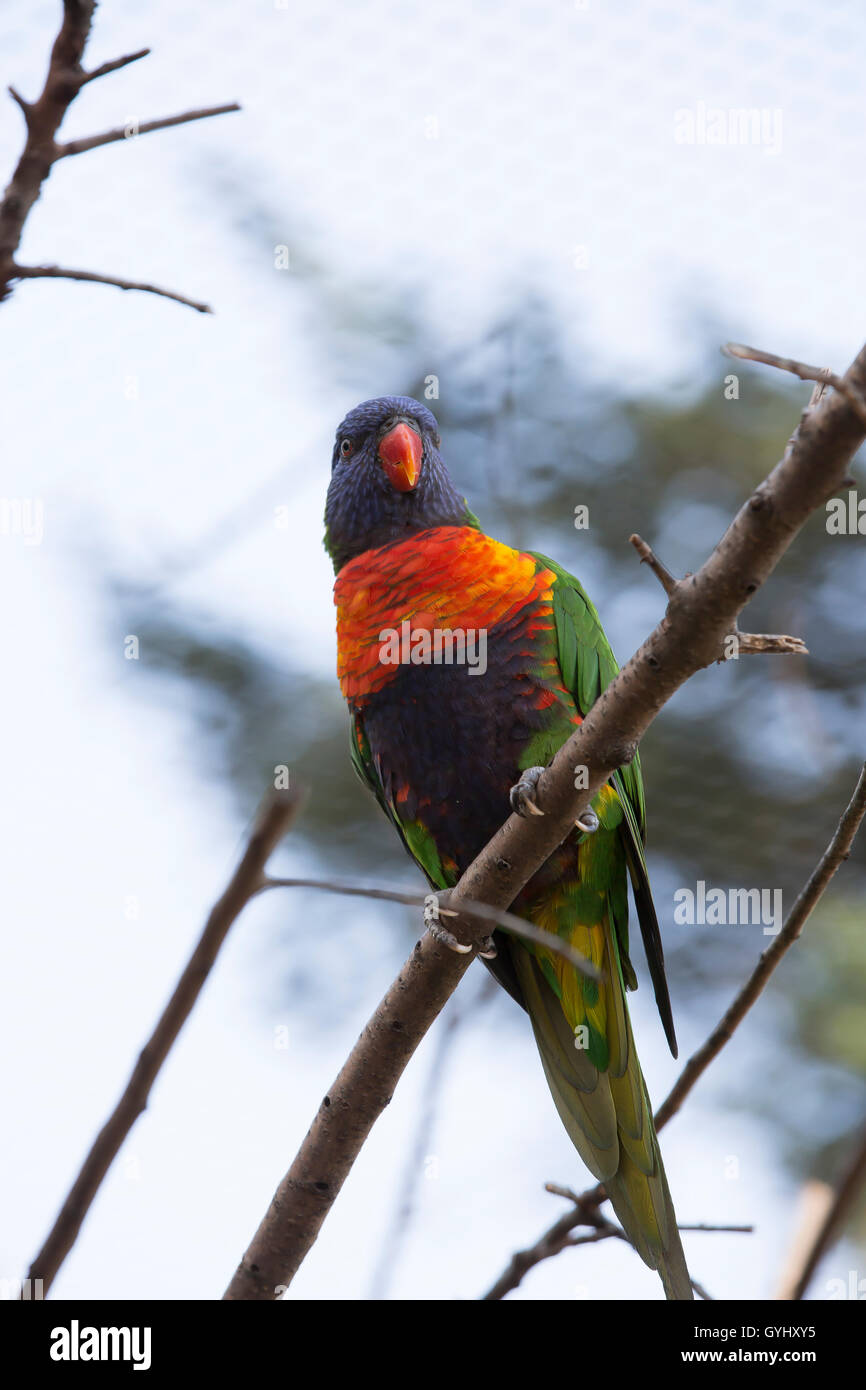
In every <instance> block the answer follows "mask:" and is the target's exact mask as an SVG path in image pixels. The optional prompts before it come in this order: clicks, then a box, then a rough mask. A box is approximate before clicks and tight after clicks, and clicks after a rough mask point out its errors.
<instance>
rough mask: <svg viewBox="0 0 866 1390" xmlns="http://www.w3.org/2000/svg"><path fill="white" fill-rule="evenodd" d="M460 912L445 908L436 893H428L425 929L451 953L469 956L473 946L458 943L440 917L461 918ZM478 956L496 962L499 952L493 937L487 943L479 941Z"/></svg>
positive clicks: (425, 907) (425, 905)
mask: <svg viewBox="0 0 866 1390" xmlns="http://www.w3.org/2000/svg"><path fill="white" fill-rule="evenodd" d="M459 916H460V914H459V912H455V911H454V910H453V908H450V907H443V906H442V904H441V903H440V901H439V899H438V898H437V896H436V894H435V893H428V895H427V897H426V898H425V900H424V929H425V931H428V932H429V933H430V935H431V936H432V937H433V938H434V940H435V941H438V942H439V943H440V944H441V945H442V946H447V947H448V950H449V951H456V952H457V954H458V955H461V956H465V955H468V954H469V952H470V951H471V950H472V947H471V946H466V945H464V943H463V942H462V941H458V940H457V937H456V936H455V935H454V934H453V932H450V931H448V929H447V927H443V925H442V923H441V921H440V920H439V919H440V917H459ZM477 950H478V954H479V956H480V957H481V959H482V960H495V959H496V957H497V955H498V954H499V952H498V951H497V949H496V944H495V942H494V940H493V937H492V936H488V937H487V939H486V940H485V941H479V942H478V946H477Z"/></svg>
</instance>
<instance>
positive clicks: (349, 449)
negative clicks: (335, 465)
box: [340, 439, 355, 459]
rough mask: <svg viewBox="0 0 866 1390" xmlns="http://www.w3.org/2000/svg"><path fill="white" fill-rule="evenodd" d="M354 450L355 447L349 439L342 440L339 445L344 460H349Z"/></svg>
mask: <svg viewBox="0 0 866 1390" xmlns="http://www.w3.org/2000/svg"><path fill="white" fill-rule="evenodd" d="M354 449H355V446H354V444H353V443H352V441H351V439H344V440H342V442H341V444H340V453H341V455H342V456H343V458H344V459H347V458H351V456H352V454H353V453H354Z"/></svg>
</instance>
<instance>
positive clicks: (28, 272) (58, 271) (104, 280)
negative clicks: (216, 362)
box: [9, 262, 213, 314]
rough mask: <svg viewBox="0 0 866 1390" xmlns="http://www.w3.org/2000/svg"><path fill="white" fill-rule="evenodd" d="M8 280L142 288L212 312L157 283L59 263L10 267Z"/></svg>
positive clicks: (147, 292)
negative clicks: (82, 281) (78, 281)
mask: <svg viewBox="0 0 866 1390" xmlns="http://www.w3.org/2000/svg"><path fill="white" fill-rule="evenodd" d="M9 280H10V281H11V280H86V281H88V282H90V283H92V284H96V285H114V286H116V288H117V289H119V290H143V291H144V292H145V293H146V294H158V295H160V296H161V298H162V299H174V300H176V301H177V303H178V304H188V305H189V307H190V309H197V310H198V312H199V313H200V314H212V313H213V309H212V308H211V307H210V305H209V304H202V303H201V301H200V300H197V299H188V298H187V297H186V295H185V294H176V293H175V291H174V290H164V289H162V288H161V287H160V286H159V285H146V284H144V282H143V281H140V280H124V279H121V278H120V277H119V276H117V275H101V274H99V273H98V272H97V271H95V270H69V269H67V268H66V267H64V266H60V265H18V264H17V262H16V263H15V264H14V265H13V267H12V272H11V274H10V275H9Z"/></svg>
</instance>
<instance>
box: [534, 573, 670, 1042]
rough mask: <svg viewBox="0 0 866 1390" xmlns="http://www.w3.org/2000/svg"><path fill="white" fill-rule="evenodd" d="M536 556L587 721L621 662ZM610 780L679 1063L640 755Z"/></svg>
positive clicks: (583, 603) (573, 590)
mask: <svg viewBox="0 0 866 1390" xmlns="http://www.w3.org/2000/svg"><path fill="white" fill-rule="evenodd" d="M530 554H532V555H533V557H534V558H535V559H536V560H539V561H540V562H541V563H542V564H544V565H546V566H547V568H548V569H551V570H553V572H554V574H555V575H556V583H555V584H554V586H553V614H554V619H555V622H556V640H557V645H558V648H559V665H560V669H561V671H562V677H563V681H564V684H565V686H566V689H568V690H570V691H571V693H572V695H573V696H574V700H575V703H576V705H577V708H578V710H579V711H580V713H581V714H583V715H585V714H587V713H588V712H589V710H590V709H591V708H592V706H593V705H594V704H595V701H596V700H597V699H598V697H599V695H600V694H601V692H602V690H604V688H605V686H607V685H609V684H610V682H611V681H612V680H613V678H614V676H615V675H616V673H617V671H618V670H619V667H618V666H617V664H616V658H615V657H614V654H613V652H612V651H611V648H610V643H609V642H608V640H607V638H606V637H605V635H604V628H603V627H602V625H601V620H600V619H599V616H598V613H597V612H596V610H595V607H594V606H593V604H592V602H591V601H590V599H589V597H588V595H587V594H586V593H585V592H584V590H583V588H582V586H581V585H580V584H579V582H578V581H577V580H576V579H575V578H574V576H573V575H571V574H569V573H568V571H567V570H564V569H563V568H562V566H561V565H558V564H557V563H556V561H555V560H551V559H549V558H548V557H547V556H546V555H540V554H538V553H537V552H535V551H530ZM610 780H611V782H612V784H613V786H614V787H615V789H616V792H617V795H618V796H619V799H620V802H621V804H622V809H623V812H624V815H623V820H622V823H621V829H620V834H621V835H622V837H623V841H624V844H625V851H626V860H627V863H628V869H629V876H630V878H631V883H632V891H633V893H634V900H635V906H636V908H637V915H638V922H639V923H640V930H641V936H642V938H643V944H644V950H645V951H646V957H647V964H648V965H649V972H650V978H651V980H652V983H653V991H654V993H655V998H656V1004H657V1005H658V1010H659V1014H660V1016H661V1020H662V1025H663V1027H664V1030H665V1036H666V1038H667V1040H668V1044H669V1046H670V1049H671V1052H672V1053H673V1055H674V1056H675V1057H676V1056H677V1040H676V1033H675V1031H674V1021H673V1014H672V1011H671V1001H670V995H669V994H668V985H667V980H666V978H665V962H664V952H663V949H662V939H661V932H660V931H659V924H658V918H657V917H656V910H655V906H654V904H653V900H652V893H651V892H650V886H649V875H648V873H647V866H646V859H645V857H644V842H645V839H646V805H645V802H644V791H643V777H642V776H641V769H640V756H639V754H635V757H634V759H633V761H632V762H630V763H629V764H628V765H627V766H626V767H621V768H618V769H617V771H616V772H614V774H613V776H612V777H611V779H610ZM616 932H617V940H618V944H619V947H620V953H621V960H622V966H623V974H624V975H625V978H626V980H627V982H628V984H629V985H630V986H631V988H633V989H634V988H636V986H637V980H636V978H635V975H634V971H633V969H632V967H631V963H630V961H629V957H628V924H627V920H626V919H625V917H622V918H620V917H619V915H618V916H617V921H616Z"/></svg>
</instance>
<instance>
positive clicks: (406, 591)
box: [325, 396, 692, 1299]
mask: <svg viewBox="0 0 866 1390" xmlns="http://www.w3.org/2000/svg"><path fill="white" fill-rule="evenodd" d="M439 449H440V438H439V430H438V426H437V423H436V420H435V418H434V416H433V415H432V414H431V412H430V411H429V410H428V409H427V407H426V406H424V405H421V404H420V403H419V402H418V401H415V400H412V399H411V398H410V397H408V396H385V397H383V398H382V399H380V400H372V401H365V402H363V404H361V405H359V406H357V407H356V408H355V409H354V410H352V411H350V412H349V414H348V415H347V416H346V418H345V420H344V421H343V423H342V424H341V425H340V428H339V430H338V431H337V438H336V442H335V445H334V454H333V471H332V477H331V483H330V487H329V489H328V500H327V506H326V511H325V522H326V533H325V545H326V548H327V550H328V553H329V554H330V556H331V559H332V560H333V563H334V569H335V570H336V574H337V578H336V583H335V586H334V600H335V603H336V607H337V637H338V671H339V678H340V684H341V687H342V691H343V694H344V696H345V697H346V700H347V702H348V705H349V710H350V714H351V756H352V761H353V763H354V766H355V768H356V770H357V772H358V773H359V775H360V777H361V779H362V780H363V781H364V782H365V783H366V785H367V786H368V787H369V788H370V790H371V791H372V792H373V793H374V795H375V796H376V799H377V800H378V802H379V804H380V805H381V807H382V809H383V810H384V812H385V814H386V815H387V816H388V818H389V819H390V820H391V822H392V823H393V824H394V826H395V827H396V829H397V831H398V833H399V834H400V836H401V838H402V840H403V843H404V845H405V846H406V848H407V850H408V851H409V853H410V855H412V857H413V858H414V859H415V860H416V861H417V863H418V864H419V865H420V867H421V868H422V869H423V871H424V873H425V874H426V876H427V878H428V880H429V882H430V883H431V885H432V886H433V887H434V889H438V890H444V889H448V888H450V887H453V886H454V884H455V883H456V882H457V880H458V878H459V877H460V875H461V873H462V872H463V870H464V869H465V868H466V867H467V866H468V865H469V864H470V863H471V862H472V860H473V858H474V857H475V856H476V854H478V852H479V851H480V850H481V849H482V848H483V847H484V845H485V844H486V843H487V841H488V840H489V839H490V838H491V837H492V835H493V834H494V832H495V831H496V830H497V829H498V827H499V826H500V825H501V824H502V822H503V820H504V819H505V818H506V815H507V813H508V809H509V796H511V798H512V804H513V805H514V807H515V809H517V810H518V811H520V812H521V813H525V812H526V811H527V810H528V811H530V812H531V811H532V810H533V809H536V808H535V803H534V801H533V799H532V790H533V784H534V781H535V780H537V776H538V774H539V772H540V769H541V768H542V767H543V766H544V765H545V764H546V763H547V762H549V760H550V759H551V758H552V756H553V755H554V753H555V752H556V750H557V749H558V748H559V747H560V746H561V745H562V743H564V742H565V740H566V739H567V738H568V737H569V735H570V734H571V733H572V731H573V730H574V726H575V725H576V724H579V723H580V722H581V717H582V716H583V715H585V714H586V712H587V710H588V709H589V707H590V706H591V705H592V703H593V701H594V700H595V699H596V698H597V697H598V695H599V693H600V691H601V690H602V689H603V688H604V686H605V685H607V684H608V682H609V681H610V680H612V678H613V676H614V675H615V673H616V670H617V666H616V662H615V660H614V657H613V653H612V652H611V649H610V647H609V645H608V643H607V639H606V638H605V635H604V631H603V629H602V626H601V623H600V621H599V618H598V615H597V613H596V611H595V609H594V607H593V606H592V604H591V603H590V601H589V599H588V598H587V596H586V594H585V593H584V591H583V589H582V588H581V586H580V584H579V583H578V582H577V580H576V579H574V578H572V576H571V575H570V574H568V573H567V572H566V571H565V570H564V569H562V568H561V567H560V566H559V565H557V564H556V563H555V562H554V561H553V560H549V559H547V558H546V557H545V556H543V555H538V554H534V553H532V552H529V553H522V552H520V551H517V550H512V549H511V548H510V547H509V546H507V545H503V544H502V543H501V542H499V541H496V540H493V539H492V538H491V537H490V536H487V535H485V534H484V532H483V531H482V530H481V527H480V525H479V523H478V520H477V519H476V517H475V516H473V514H472V513H471V511H470V510H469V508H468V507H467V504H466V499H465V498H464V497H462V496H461V495H460V493H459V492H458V491H457V489H456V488H455V486H454V484H453V482H452V481H451V478H450V476H449V474H448V471H447V469H446V467H445V464H444V463H443V461H442V458H441V455H440V452H439ZM593 813H594V814H593ZM593 813H587V816H586V817H585V818H584V820H583V822H582V823H581V824H580V826H576V827H575V830H574V831H573V832H572V834H571V835H570V836H569V837H568V839H567V840H566V841H565V842H564V843H563V844H562V845H561V846H560V848H559V850H558V851H557V852H556V853H555V854H554V855H553V856H552V857H551V858H550V859H549V860H548V861H547V863H546V864H544V865H543V866H542V868H541V869H539V870H538V872H537V873H536V874H535V876H534V877H533V878H532V879H531V880H530V882H529V883H528V884H527V886H526V887H525V888H524V890H523V891H522V892H521V894H520V896H519V897H518V898H517V900H516V902H515V903H514V904H513V906H512V908H511V910H512V912H515V913H517V914H519V915H521V916H524V917H527V918H529V919H530V920H531V921H532V922H534V923H535V924H536V925H537V926H539V927H542V928H544V929H545V930H547V931H549V932H551V933H555V934H558V935H559V936H560V937H562V938H564V939H565V940H567V941H568V942H569V943H570V944H571V945H572V946H573V947H574V948H575V949H576V950H578V951H580V952H581V953H582V954H583V955H584V956H586V957H587V958H588V959H589V960H590V961H592V962H593V963H594V965H595V966H596V967H597V968H598V969H599V970H600V972H601V979H600V981H596V980H592V979H588V978H586V977H585V976H584V975H581V974H580V973H579V972H578V971H577V970H576V969H575V967H574V965H573V964H572V963H570V962H568V961H566V960H565V959H564V958H563V957H562V956H561V955H558V954H555V953H553V952H551V951H549V950H547V949H546V948H545V947H543V946H539V945H534V944H530V943H527V942H526V941H524V940H521V939H518V938H517V937H515V936H513V935H511V936H510V935H508V934H507V933H505V932H502V931H497V932H496V933H495V935H494V941H495V944H496V946H497V948H498V951H497V955H496V959H495V960H490V961H488V962H487V963H488V964H489V967H490V969H491V970H492V971H493V973H494V974H495V975H496V976H497V978H498V979H499V981H500V983H501V984H503V985H504V987H505V988H506V989H507V990H508V991H509V992H510V993H511V994H512V995H513V997H514V998H515V999H516V1000H517V1001H518V1002H519V1003H520V1004H522V1005H523V1007H524V1008H525V1009H526V1010H527V1012H528V1014H529V1017H530V1019H531V1021H532V1026H533V1029H534V1032H535V1040H536V1042H537V1044H538V1049H539V1052H540V1054H541V1060H542V1064H543V1066H544V1071H545V1074H546V1076H547V1081H548V1084H549V1086H550V1090H551V1092H552V1094H553V1099H554V1101H555V1103H556V1107H557V1110H558V1111H559V1114H560V1117H561V1118H562V1122H563V1124H564V1125H565V1128H566V1130H567V1131H568V1134H569V1136H570V1138H571V1140H572V1142H573V1143H574V1146H575V1148H576V1149H577V1151H578V1153H579V1154H580V1156H581V1158H582V1159H583V1160H584V1162H585V1163H586V1165H587V1167H588V1168H589V1170H590V1172H591V1173H593V1175H594V1176H595V1177H596V1178H598V1179H599V1180H601V1181H602V1182H604V1184H605V1187H606V1189H607V1192H608V1195H609V1197H610V1199H611V1202H612V1203H613V1207H614V1210H615V1211H616V1213H617V1215H618V1217H619V1219H620V1221H621V1222H622V1224H623V1227H624V1229H625V1231H626V1233H627V1235H628V1236H629V1238H630V1239H631V1241H632V1242H633V1244H634V1245H635V1247H636V1249H637V1250H638V1252H639V1253H640V1254H641V1256H642V1257H643V1259H644V1260H645V1261H646V1263H647V1264H648V1265H650V1267H651V1268H653V1269H657V1270H658V1271H659V1274H660V1275H661V1279H662V1282H663V1284H664V1287H665V1292H666V1294H667V1296H668V1297H669V1298H679V1299H688V1298H691V1297H692V1289H691V1282H690V1279H689V1274H688V1270H687V1268H686V1262H685V1257H684V1255H683V1250H682V1245H681V1243H680V1237H679V1232H678V1230H677V1224H676V1217H675V1215H674V1209H673V1204H672V1201H671V1196H670V1192H669V1189H668V1184H667V1179H666V1177H665V1172H664V1168H663V1166H662V1160H661V1154H660V1152H659V1145H658V1139H657V1137H656V1133H655V1129H654V1126H653V1119H652V1108H651V1106H650V1103H649V1099H648V1096H647V1092H646V1086H645V1084H644V1080H643V1076H642V1074H641V1069H640V1064H639V1062H638V1058H637V1053H636V1051H635V1045H634V1039H633V1037H632V1030H631V1024H630V1021H629V1015H628V1009H627V1006H626V1000H625V991H626V988H630V989H635V988H636V987H637V979H636V977H635V973H634V969H633V967H632V964H631V960H630V958H629V945H628V880H629V878H630V879H631V883H632V888H633V892H634V897H635V903H636V907H637V912H638V918H639V921H640V926H641V931H642V935H643V939H644V944H645V948H646V952H647V959H648V963H649V967H650V973H651V976H652V980H653V985H654V988H655V994H656V999H657V1001H658V1004H659V1009H660V1012H661V1016H662V1020H663V1023H664V1026H665V1030H666V1033H667V1036H668V1040H669V1042H670V1044H671V1048H672V1050H673V1051H674V1053H675V1052H676V1043H675V1040H674V1033H673V1022H672V1018H671V1010H670V1001H669V998H668V992H667V986H666V983H665V975H664V961H663V956H662V948H661V939H660V935H659V929H658V923H657V921H656V915H655V910H654V908H653V903H652V897H651V895H650V889H649V883H648V879H647V870H646V863H645V860H644V854H643V840H644V796H643V785H642V780H641V771H640V763H639V760H638V758H637V757H636V758H635V759H634V761H633V762H632V763H630V764H629V765H628V766H627V767H623V768H620V769H619V770H618V771H617V772H616V773H615V774H614V775H613V777H612V778H611V779H610V781H609V782H608V783H607V785H606V786H605V787H603V788H602V790H601V791H600V792H599V793H598V795H597V796H596V798H595V800H594V802H593Z"/></svg>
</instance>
